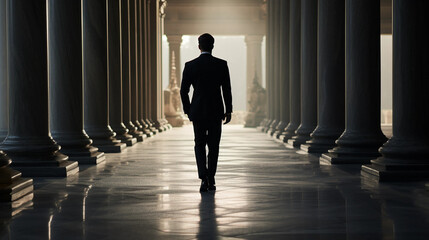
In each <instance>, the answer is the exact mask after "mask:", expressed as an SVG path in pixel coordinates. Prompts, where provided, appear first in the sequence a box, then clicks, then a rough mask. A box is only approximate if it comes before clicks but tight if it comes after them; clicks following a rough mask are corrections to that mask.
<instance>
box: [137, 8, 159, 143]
mask: <svg viewBox="0 0 429 240" xmlns="http://www.w3.org/2000/svg"><path fill="white" fill-rule="evenodd" d="M149 4H150V3H149V0H142V15H141V17H142V34H143V35H142V36H143V37H142V38H143V41H142V58H143V60H142V61H143V71H144V77H143V81H142V102H143V103H142V118H141V121H140V122H142V123H145V126H146V131H145V133H146V136H148V137H152V136H153V135H154V134H156V133H157V132H158V130H156V129H155V128H154V127H153V125H152V123H151V121H150V120H149V117H150V101H149V89H150V88H149V83H150V81H149V79H150V61H149V60H150V55H149V54H150V49H149V46H150V44H149V40H150V39H149V37H150V36H149V17H150V14H149Z"/></svg>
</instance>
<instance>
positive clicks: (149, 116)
mask: <svg viewBox="0 0 429 240" xmlns="http://www.w3.org/2000/svg"><path fill="white" fill-rule="evenodd" d="M151 5H152V4H151V0H146V10H145V13H146V16H145V20H146V23H145V27H146V30H145V33H146V44H145V45H146V72H147V76H146V82H145V100H146V101H145V102H146V104H145V106H146V123H147V124H148V125H149V129H150V130H151V131H152V133H153V134H157V133H158V132H159V131H158V129H157V128H156V127H155V122H154V120H153V116H152V105H153V104H152V64H153V63H152V50H153V49H151V47H152V44H151V42H152V39H151V38H152V35H153V34H156V32H151V15H153V14H154V13H151V10H152V9H151ZM155 14H156V12H155Z"/></svg>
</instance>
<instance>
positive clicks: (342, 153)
mask: <svg viewBox="0 0 429 240" xmlns="http://www.w3.org/2000/svg"><path fill="white" fill-rule="evenodd" d="M379 156H380V153H378V151H377V149H376V148H375V149H374V148H346V147H336V148H334V149H332V150H329V153H326V154H322V156H321V157H320V159H319V160H320V163H321V164H322V163H323V164H328V165H331V164H368V163H370V162H371V159H375V158H377V157H379Z"/></svg>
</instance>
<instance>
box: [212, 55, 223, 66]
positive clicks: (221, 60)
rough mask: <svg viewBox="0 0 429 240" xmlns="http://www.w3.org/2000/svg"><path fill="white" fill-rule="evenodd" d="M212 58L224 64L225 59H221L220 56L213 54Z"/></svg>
mask: <svg viewBox="0 0 429 240" xmlns="http://www.w3.org/2000/svg"><path fill="white" fill-rule="evenodd" d="M213 59H214V60H215V61H216V62H218V63H222V64H226V60H223V59H221V58H217V57H214V56H213Z"/></svg>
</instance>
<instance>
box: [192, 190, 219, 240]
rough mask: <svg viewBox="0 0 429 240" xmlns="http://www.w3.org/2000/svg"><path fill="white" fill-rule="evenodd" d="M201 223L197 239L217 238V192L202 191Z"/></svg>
mask: <svg viewBox="0 0 429 240" xmlns="http://www.w3.org/2000/svg"><path fill="white" fill-rule="evenodd" d="M199 208H200V223H199V229H198V234H197V239H199V240H202V239H204V240H207V239H217V236H218V234H219V233H218V227H217V219H216V204H215V192H203V193H201V202H200V206H199Z"/></svg>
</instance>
